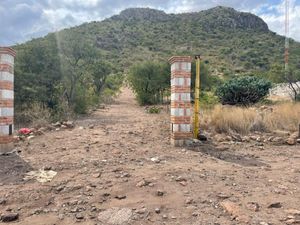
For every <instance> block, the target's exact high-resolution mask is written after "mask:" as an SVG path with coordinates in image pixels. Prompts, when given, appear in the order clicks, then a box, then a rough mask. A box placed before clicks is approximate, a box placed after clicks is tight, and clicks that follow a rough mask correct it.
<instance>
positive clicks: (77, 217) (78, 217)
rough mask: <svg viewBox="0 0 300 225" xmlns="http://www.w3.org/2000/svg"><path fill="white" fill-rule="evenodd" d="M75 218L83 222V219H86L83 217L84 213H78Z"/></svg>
mask: <svg viewBox="0 0 300 225" xmlns="http://www.w3.org/2000/svg"><path fill="white" fill-rule="evenodd" d="M75 218H76V219H78V220H82V219H84V216H83V214H82V213H76V214H75Z"/></svg>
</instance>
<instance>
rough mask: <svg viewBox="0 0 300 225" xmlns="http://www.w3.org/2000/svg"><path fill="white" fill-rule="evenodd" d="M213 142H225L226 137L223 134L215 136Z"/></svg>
mask: <svg viewBox="0 0 300 225" xmlns="http://www.w3.org/2000/svg"><path fill="white" fill-rule="evenodd" d="M214 140H216V141H217V142H223V141H226V136H225V135H223V134H216V135H215V136H214Z"/></svg>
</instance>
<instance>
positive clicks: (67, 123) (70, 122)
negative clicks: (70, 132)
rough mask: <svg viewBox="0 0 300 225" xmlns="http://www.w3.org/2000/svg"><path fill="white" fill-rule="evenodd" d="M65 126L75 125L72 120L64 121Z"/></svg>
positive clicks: (72, 126)
mask: <svg viewBox="0 0 300 225" xmlns="http://www.w3.org/2000/svg"><path fill="white" fill-rule="evenodd" d="M63 124H64V125H65V126H66V127H67V128H74V127H75V123H74V121H66V122H64V123H63Z"/></svg>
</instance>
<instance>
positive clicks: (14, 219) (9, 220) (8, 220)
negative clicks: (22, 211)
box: [1, 213, 19, 223]
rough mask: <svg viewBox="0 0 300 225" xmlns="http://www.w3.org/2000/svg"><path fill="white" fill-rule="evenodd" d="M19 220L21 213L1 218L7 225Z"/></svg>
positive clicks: (9, 214)
mask: <svg viewBox="0 0 300 225" xmlns="http://www.w3.org/2000/svg"><path fill="white" fill-rule="evenodd" d="M17 219H19V213H8V214H4V215H2V216H1V221H2V222H5V223H7V222H12V221H16V220H17Z"/></svg>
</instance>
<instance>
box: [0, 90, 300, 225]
mask: <svg viewBox="0 0 300 225" xmlns="http://www.w3.org/2000/svg"><path fill="white" fill-rule="evenodd" d="M18 150H19V151H20V153H19V154H18V155H17V154H13V155H8V156H0V214H2V219H3V218H5V216H7V215H9V214H10V213H17V214H18V216H19V218H18V220H17V221H14V222H12V224H24V225H35V224H37V225H54V224H56V225H60V224H87V225H90V224H91V225H94V224H103V225H106V224H115V225H118V224H133V225H140V224H145V225H146V224H180V225H182V224H194V225H200V224H203V225H209V224H213V225H217V224H220V225H227V224H228V225H231V224H232V225H233V224H260V225H266V224H274V225H277V224H278V225H279V224H300V222H299V220H300V218H299V217H300V212H299V210H300V147H299V145H298V146H297V145H296V146H291V147H290V146H271V145H270V146H269V145H265V146H264V147H263V148H261V147H259V146H257V145H255V144H253V143H251V142H250V143H236V144H232V145H230V147H229V149H221V150H220V149H218V150H217V149H215V147H214V144H213V143H211V142H208V143H206V144H202V145H201V146H197V147H190V148H175V147H171V146H170V144H169V116H168V114H167V112H166V111H164V112H162V113H161V114H158V115H156V114H147V113H146V112H145V111H144V109H143V108H141V107H139V106H138V105H137V104H136V102H135V100H134V97H133V95H132V93H131V92H130V91H129V90H127V89H125V90H124V91H123V93H122V94H121V95H120V97H119V99H118V100H117V102H116V103H115V104H113V105H111V106H109V107H108V108H107V109H99V110H97V111H95V112H94V113H93V114H92V115H91V116H89V117H88V118H84V119H81V120H79V121H78V122H77V126H76V127H75V128H74V129H72V130H61V131H52V132H48V133H46V134H45V135H42V136H38V137H35V138H33V139H31V140H29V141H25V142H21V143H20V144H19V146H18ZM42 168H46V169H51V170H54V171H56V172H57V175H56V176H55V177H54V178H53V180H52V181H51V182H47V183H39V182H37V181H36V180H28V181H24V180H23V177H24V174H25V173H26V172H28V171H32V170H38V169H42ZM3 216H4V217H3ZM0 223H1V222H0Z"/></svg>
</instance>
